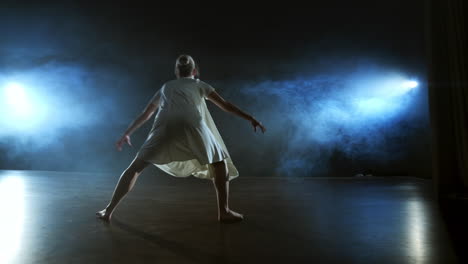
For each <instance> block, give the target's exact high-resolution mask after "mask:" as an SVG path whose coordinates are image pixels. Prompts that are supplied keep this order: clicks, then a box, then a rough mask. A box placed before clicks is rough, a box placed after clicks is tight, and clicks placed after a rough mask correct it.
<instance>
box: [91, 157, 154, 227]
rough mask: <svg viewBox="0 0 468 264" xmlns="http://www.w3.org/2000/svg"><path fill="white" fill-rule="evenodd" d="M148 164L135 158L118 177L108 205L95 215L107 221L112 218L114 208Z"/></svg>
mask: <svg viewBox="0 0 468 264" xmlns="http://www.w3.org/2000/svg"><path fill="white" fill-rule="evenodd" d="M149 164H150V163H148V162H146V161H144V160H141V159H139V158H137V157H135V159H134V160H133V161H132V163H131V164H130V166H128V168H127V169H126V170H124V172H123V173H122V175H121V176H120V179H119V182H118V183H117V186H116V187H115V190H114V194H113V195H112V199H111V201H110V202H109V204H108V205H107V206H106V208H105V209H104V210H101V211H99V212H97V213H96V215H97V216H98V217H99V218H101V219H103V220H105V221H109V220H110V219H111V217H112V212H113V211H114V209H115V207H116V206H117V205H118V204H119V202H120V200H122V198H123V197H124V196H125V195H126V194H127V193H128V192H129V191H130V190H131V189H132V188H133V186H134V185H135V182H136V180H137V178H138V176H139V175H140V174H141V172H142V171H143V170H144V169H145V168H146V167H147V166H148V165H149Z"/></svg>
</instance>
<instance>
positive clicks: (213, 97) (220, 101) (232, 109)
mask: <svg viewBox="0 0 468 264" xmlns="http://www.w3.org/2000/svg"><path fill="white" fill-rule="evenodd" d="M207 98H208V100H210V101H211V102H213V103H214V104H215V105H217V106H218V107H219V108H221V109H222V110H224V111H226V112H228V113H232V114H235V115H237V116H239V117H242V118H244V119H246V120H248V121H250V123H251V124H252V126H253V127H254V131H255V132H256V131H257V126H259V127H260V128H261V129H262V132H263V133H265V131H266V128H265V127H264V126H263V124H262V123H261V122H260V121H258V120H257V119H255V118H254V117H253V116H251V115H249V114H247V113H246V112H244V111H242V110H241V109H240V108H239V107H237V106H236V105H234V104H232V103H230V102H228V101H226V100H224V98H223V97H221V95H219V94H218V93H217V92H216V91H212V92H211V93H210V94H209V95H208V96H207Z"/></svg>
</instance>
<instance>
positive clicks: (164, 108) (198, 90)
mask: <svg viewBox="0 0 468 264" xmlns="http://www.w3.org/2000/svg"><path fill="white" fill-rule="evenodd" d="M212 91H214V88H213V87H212V86H210V85H209V84H207V83H205V82H203V81H201V80H199V79H193V78H189V77H186V78H179V79H176V80H172V81H168V82H166V83H165V84H164V85H163V86H162V87H161V89H159V90H158V91H157V92H156V93H155V95H154V96H153V98H152V99H151V102H156V101H157V100H159V109H158V112H157V114H156V117H155V119H154V123H153V127H152V128H151V131H150V133H149V135H148V138H147V139H146V141H145V142H144V143H143V145H142V146H141V148H140V150H139V151H138V153H137V156H138V157H139V158H140V159H143V160H145V161H148V162H150V163H153V164H154V165H155V166H157V167H158V168H160V169H161V170H163V171H164V172H166V173H168V174H170V175H172V176H176V177H188V176H190V175H193V176H195V177H198V178H201V179H213V178H214V171H213V168H212V166H209V164H210V163H214V162H217V161H221V160H226V163H227V168H228V175H229V180H231V179H233V178H236V177H238V176H239V172H238V171H237V169H236V167H235V166H234V164H233V162H232V160H231V157H230V155H229V152H228V150H227V148H226V145H225V144H224V141H223V139H222V138H221V135H220V134H219V132H218V129H217V128H216V125H215V123H214V121H213V118H212V117H211V114H210V112H209V110H208V108H207V107H206V102H205V100H206V96H207V95H208V94H209V93H210V92H212Z"/></svg>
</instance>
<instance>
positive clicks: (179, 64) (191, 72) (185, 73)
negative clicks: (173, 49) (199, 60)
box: [175, 55, 198, 78]
mask: <svg viewBox="0 0 468 264" xmlns="http://www.w3.org/2000/svg"><path fill="white" fill-rule="evenodd" d="M197 74H198V71H197V67H196V65H195V61H194V60H193V58H192V57H191V56H190V55H180V56H179V57H178V58H177V61H176V65H175V75H176V76H177V78H181V77H191V76H196V75H197Z"/></svg>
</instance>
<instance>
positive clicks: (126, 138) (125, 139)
mask: <svg viewBox="0 0 468 264" xmlns="http://www.w3.org/2000/svg"><path fill="white" fill-rule="evenodd" d="M158 107H159V101H156V102H154V101H152V102H150V103H149V104H148V105H147V106H146V107H145V109H144V110H143V112H141V114H139V115H138V116H137V117H136V118H135V120H133V122H132V123H131V124H130V126H129V127H128V128H127V130H125V132H124V134H123V135H122V137H121V138H120V139H119V140H118V141H117V142H116V143H115V145H116V147H117V149H118V150H119V151H121V150H122V145H123V144H124V143H127V144H128V145H129V146H132V142H131V141H130V135H131V134H133V132H135V131H136V130H137V129H138V128H139V127H141V125H143V124H144V123H145V122H146V121H148V120H149V119H150V118H151V116H152V115H153V114H154V112H156V109H158Z"/></svg>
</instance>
